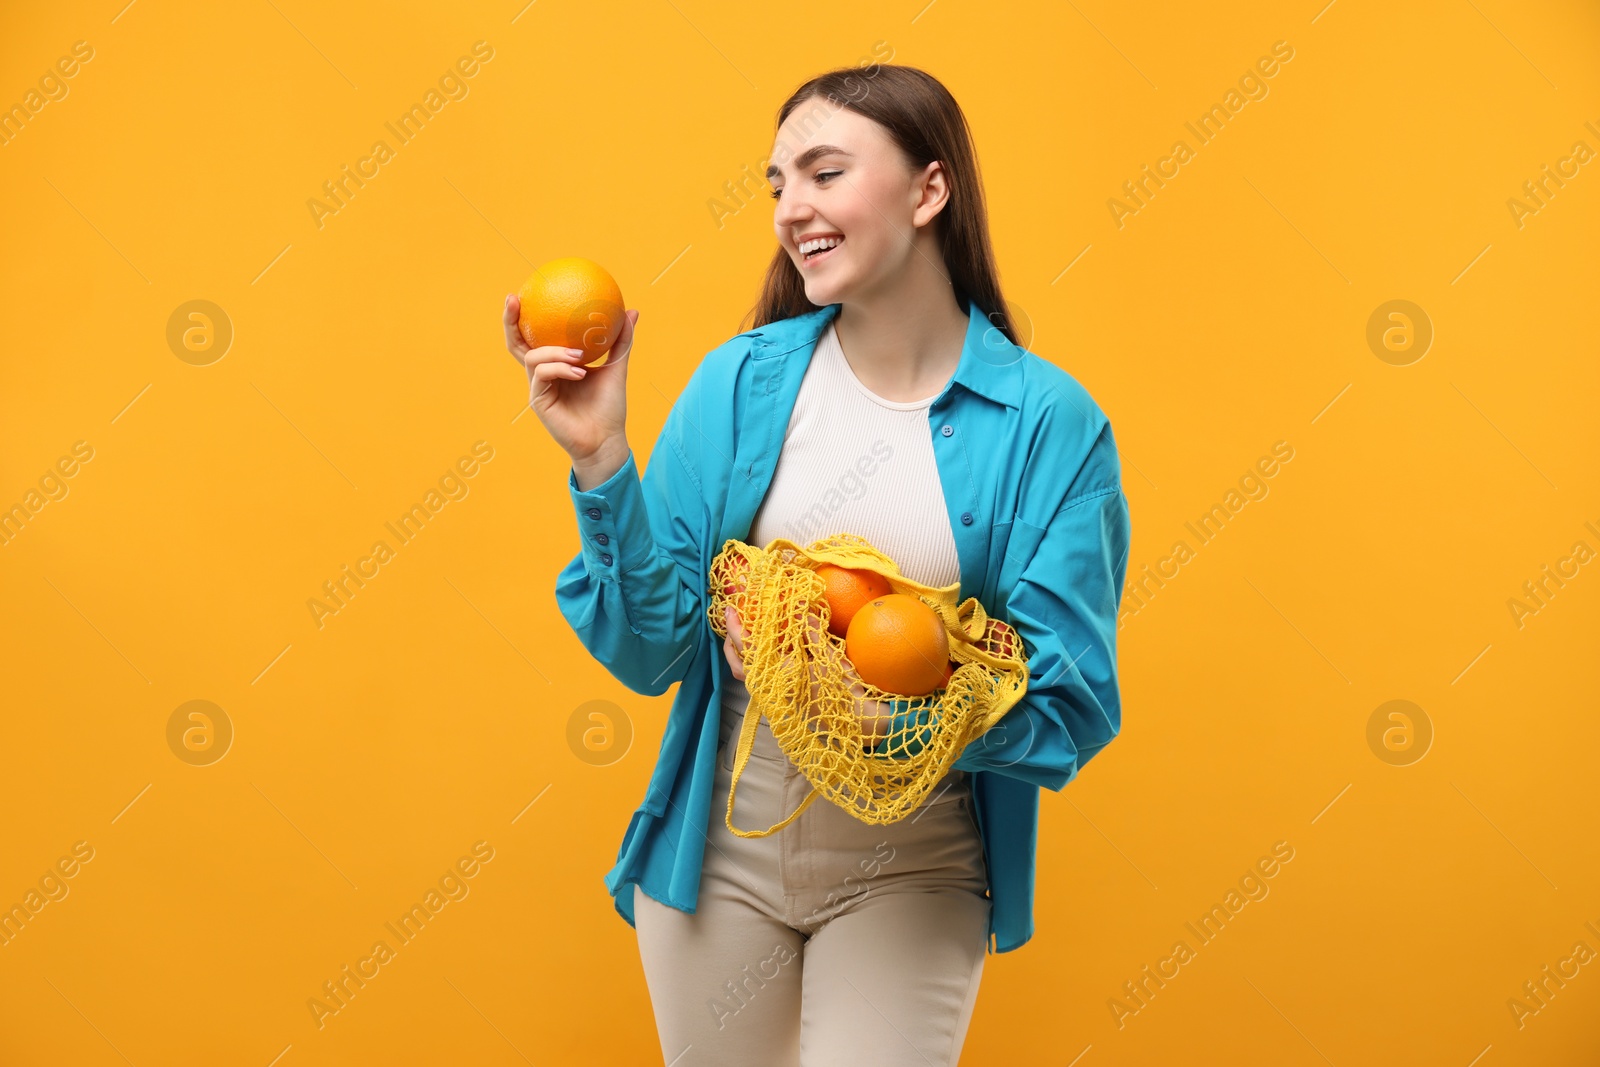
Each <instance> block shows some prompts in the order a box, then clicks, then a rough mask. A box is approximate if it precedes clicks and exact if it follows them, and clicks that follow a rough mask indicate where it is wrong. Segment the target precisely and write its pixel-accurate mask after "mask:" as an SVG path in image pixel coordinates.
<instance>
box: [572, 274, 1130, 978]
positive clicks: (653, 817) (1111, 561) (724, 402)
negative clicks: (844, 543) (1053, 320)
mask: <svg viewBox="0 0 1600 1067" xmlns="http://www.w3.org/2000/svg"><path fill="white" fill-rule="evenodd" d="M839 307H840V305H838V304H830V305H828V306H827V307H825V308H819V309H817V310H815V311H811V312H807V313H805V314H802V315H797V316H795V317H793V318H789V319H784V320H782V321H780V322H774V323H769V324H768V325H766V326H762V327H760V328H758V329H755V330H750V331H747V332H745V333H741V334H739V335H738V336H736V337H733V338H730V339H729V340H728V341H726V342H724V343H723V344H721V345H719V346H718V347H717V348H715V349H713V350H712V351H711V352H710V353H708V354H707V355H706V357H705V359H704V360H702V361H701V363H700V366H699V367H697V368H696V369H695V371H694V373H693V374H692V375H691V376H690V378H689V382H688V384H687V385H685V386H684V389H683V393H682V395H681V396H679V397H678V400H677V402H676V403H675V404H673V406H672V410H671V411H670V412H669V413H668V415H667V418H666V422H665V424H664V425H663V426H662V428H661V433H660V435H659V436H658V437H657V439H656V444H655V447H654V449H652V451H651V453H650V458H649V465H648V466H647V468H646V469H645V471H644V474H643V476H642V477H641V476H640V474H639V470H638V468H637V466H635V463H634V457H633V454H632V452H630V453H629V454H628V458H627V460H626V461H625V462H624V463H623V465H622V467H621V469H620V470H618V471H617V472H616V473H615V474H614V475H612V476H611V477H610V478H608V479H607V480H606V481H604V482H602V483H601V484H600V485H597V486H595V487H594V488H593V489H591V490H589V491H588V492H583V491H581V490H579V488H578V483H577V474H576V472H575V471H570V470H569V472H568V476H567V488H568V490H569V491H570V493H571V497H572V505H573V507H574V509H576V512H577V519H578V531H579V535H580V538H581V541H582V546H583V547H582V549H581V550H580V551H579V553H578V555H577V556H576V557H574V558H573V560H572V561H571V562H570V563H568V564H567V566H566V567H565V568H563V569H562V571H561V574H560V575H559V576H558V578H557V580H556V602H557V605H558V606H559V608H560V611H561V613H562V615H563V616H564V617H565V618H566V620H567V622H568V623H569V624H570V625H571V626H572V629H573V630H574V631H575V632H576V633H577V635H578V638H579V639H580V640H581V641H582V642H583V645H584V647H585V648H587V649H588V650H589V652H590V654H592V655H593V656H594V658H595V659H596V660H598V661H599V662H600V663H601V664H602V665H604V666H605V668H606V670H608V671H610V672H611V674H612V675H613V676H614V677H616V679H617V680H618V681H620V682H621V683H622V684H623V685H625V686H627V687H628V688H629V689H631V690H633V691H634V692H636V693H642V694H646V695H649V696H656V695H659V694H662V693H665V692H666V691H667V690H668V689H669V688H671V687H672V685H673V684H674V683H682V684H681V685H680V686H679V688H678V693H677V696H676V697H675V698H674V699H673V701H672V710H671V712H670V713H669V714H668V717H667V724H666V730H665V732H664V734H663V736H662V739H661V751H660V754H659V756H658V757H657V760H656V766H655V771H654V772H653V773H652V774H651V776H650V784H649V786H648V787H647V788H646V790H645V796H644V802H643V803H642V804H640V805H639V807H638V808H637V809H635V811H634V813H633V816H632V818H631V819H630V821H629V823H628V829H627V831H626V833H625V834H624V835H623V838H622V847H621V848H620V849H619V850H618V852H617V863H616V866H615V867H613V868H612V869H611V871H610V872H609V873H608V874H607V875H606V876H605V884H606V889H607V890H608V891H609V892H610V893H611V896H612V899H613V902H614V904H615V906H616V909H617V912H618V913H619V914H620V915H621V916H622V917H623V918H624V919H625V920H627V922H628V925H630V926H632V925H633V923H634V917H633V893H632V892H631V891H624V890H627V887H628V885H629V884H630V883H633V882H637V883H639V885H640V886H641V888H642V889H643V890H644V892H645V894H646V895H648V896H650V897H653V898H655V899H656V900H659V901H662V902H663V903H666V904H669V905H671V906H672V907H675V908H678V909H679V910H680V911H685V912H689V913H691V914H692V913H693V912H694V910H695V906H696V904H697V901H698V893H699V887H700V867H701V860H702V858H703V856H704V852H705V846H706V828H707V827H708V826H709V825H710V818H711V792H712V785H713V779H714V777H715V774H716V756H717V746H718V740H719V732H718V731H719V719H720V716H721V704H722V701H721V696H722V694H721V689H722V674H723V672H722V671H721V669H720V663H721V659H722V656H723V652H722V640H721V639H720V638H718V637H717V635H716V633H715V632H714V631H713V630H712V629H711V625H710V622H709V621H708V619H707V617H706V598H707V588H706V586H707V575H708V574H709V573H710V569H711V560H712V558H713V557H715V556H716V555H717V553H718V552H720V551H721V550H722V546H723V544H724V543H725V542H726V541H727V540H728V539H729V538H734V539H737V540H740V541H743V540H744V539H745V538H746V537H747V536H749V533H750V528H751V524H752V523H753V521H754V519H755V514H756V511H757V510H758V509H759V508H760V506H761V502H762V500H763V499H764V498H765V496H766V493H767V488H768V486H769V485H770V484H771V482H772V475H773V471H774V470H775V469H776V466H777V462H778V456H779V454H780V452H781V450H782V448H783V441H784V435H785V433H786V431H787V429H788V425H789V416H790V413H791V412H792V411H793V409H794V404H795V398H796V397H797V396H798V394H799V392H800V382H801V379H802V378H803V377H804V376H805V372H806V367H807V365H808V364H809V363H810V361H811V354H812V352H813V351H814V350H815V348H816V344H817V339H818V338H819V337H820V336H821V334H822V332H823V330H824V329H825V328H826V327H827V325H828V323H829V322H830V321H831V320H832V319H833V317H834V316H835V315H837V314H838V312H839ZM928 431H929V433H930V434H931V436H932V440H933V453H934V457H935V459H936V461H937V463H938V467H939V482H940V484H941V485H942V486H943V489H944V499H945V505H946V508H947V510H948V512H949V515H950V528H951V530H952V531H953V532H954V535H955V542H956V549H957V553H958V555H959V557H960V561H961V589H960V599H961V600H965V599H966V598H967V597H969V596H975V597H977V598H978V600H979V602H980V603H981V604H983V606H984V608H985V609H986V610H987V611H988V612H989V613H990V614H991V615H994V616H997V617H998V618H1001V619H1004V620H1005V621H1006V622H1008V623H1010V624H1011V626H1013V627H1014V628H1015V629H1016V631H1017V633H1018V635H1019V636H1020V637H1021V638H1022V641H1023V647H1024V648H1025V650H1026V652H1027V661H1028V671H1029V680H1028V691H1027V693H1026V695H1025V696H1024V697H1023V699H1022V700H1021V702H1020V703H1018V704H1017V705H1016V706H1015V707H1013V708H1012V709H1011V710H1010V711H1008V712H1007V713H1006V715H1005V717H1004V718H1002V719H1001V720H1000V722H999V723H997V724H995V725H994V726H993V727H991V728H990V729H989V730H988V731H986V732H985V733H983V734H982V735H980V736H979V737H978V738H976V739H975V740H974V741H973V742H972V743H971V744H969V745H968V746H967V747H966V749H965V750H964V751H963V752H962V754H961V755H960V757H959V758H958V759H957V760H956V762H955V766H956V767H959V768H961V769H962V770H965V771H967V772H969V774H970V776H971V777H970V782H971V786H972V796H973V805H974V813H975V815H976V817H977V824H978V829H979V832H980V834H981V835H982V838H983V850H984V858H985V861H986V862H987V865H988V874H989V895H990V898H991V900H992V902H993V907H992V908H991V912H990V925H989V936H990V942H989V946H988V951H990V952H1009V951H1011V950H1013V949H1016V948H1020V947H1021V946H1022V945H1023V944H1024V943H1025V942H1027V941H1028V939H1029V938H1031V937H1032V936H1033V885H1034V849H1035V845H1036V842H1037V837H1038V826H1039V789H1040V787H1041V786H1042V787H1044V788H1047V789H1053V790H1057V791H1059V790H1060V789H1062V788H1063V787H1064V786H1066V784H1067V783H1068V782H1070V781H1072V780H1073V778H1075V777H1077V774H1078V772H1079V771H1080V770H1081V769H1082V768H1083V765H1084V764H1085V763H1087V762H1088V761H1089V760H1090V758H1091V757H1093V756H1094V754H1095V753H1097V752H1099V751H1100V750H1101V749H1102V748H1104V747H1105V746H1106V744H1107V743H1108V742H1110V741H1111V739H1112V738H1114V737H1116V736H1117V734H1118V732H1119V731H1120V730H1121V728H1122V701H1121V698H1120V696H1119V693H1118V690H1117V657H1116V637H1117V625H1116V623H1117V609H1118V607H1119V605H1120V603H1121V600H1122V583H1123V578H1124V575H1125V573H1126V570H1127V562H1128V541H1129V517H1128V501H1127V497H1126V496H1124V495H1123V491H1122V478H1121V464H1120V461H1119V459H1118V456H1117V448H1116V444H1115V442H1114V441H1113V439H1112V435H1111V424H1110V422H1109V421H1108V420H1107V418H1106V416H1105V414H1104V413H1103V412H1101V410H1100V408H1099V406H1098V405H1096V404H1095V402H1094V400H1093V399H1091V398H1090V396H1089V393H1088V392H1087V391H1086V390H1085V389H1084V388H1083V386H1081V385H1079V384H1078V382H1077V381H1076V380H1075V379H1074V378H1073V377H1072V376H1071V375H1069V374H1068V373H1067V372H1066V371H1064V370H1062V369H1060V368H1059V367H1057V366H1055V365H1054V364H1052V363H1049V362H1048V361H1046V360H1043V359H1041V358H1039V357H1038V356H1036V355H1034V354H1033V353H1031V352H1028V351H1026V350H1024V349H1022V348H1019V347H1018V346H1016V345H1014V344H1012V343H1011V342H1010V341H1009V340H1007V339H1006V337H1005V335H1004V334H1003V333H1002V332H1001V331H1000V330H998V329H995V328H992V327H991V326H990V325H989V320H988V318H987V317H986V316H985V315H984V313H983V312H982V311H980V310H979V309H978V307H977V305H976V304H975V303H972V302H970V301H969V302H968V319H967V331H966V338H965V341H964V343H963V346H962V349H961V358H960V362H959V363H958V365H957V367H956V371H955V374H954V375H953V376H952V377H951V379H950V381H949V382H948V383H947V384H946V385H945V388H944V390H943V391H942V392H940V394H939V395H938V396H937V397H936V398H935V399H934V401H933V404H932V406H931V407H930V408H929V409H928Z"/></svg>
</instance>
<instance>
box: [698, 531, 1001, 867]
mask: <svg viewBox="0 0 1600 1067" xmlns="http://www.w3.org/2000/svg"><path fill="white" fill-rule="evenodd" d="M824 563H831V564H834V565H835V566H839V567H846V568H850V569H859V570H869V571H874V572H876V573H877V574H880V575H882V576H883V577H884V578H885V579H886V580H887V581H888V583H889V586H890V589H891V591H892V592H895V593H906V594H909V595H911V596H915V597H917V598H918V599H920V600H921V601H922V602H923V603H924V604H927V605H928V606H929V607H931V608H932V609H933V610H934V611H935V612H937V613H938V615H939V618H940V619H941V621H942V622H943V623H944V627H945V632H946V636H947V638H948V640H949V645H950V659H952V660H953V661H955V663H956V664H957V667H956V669H955V671H954V672H953V673H952V674H951V676H950V678H949V680H948V681H947V682H946V683H945V686H944V687H943V688H942V689H936V690H934V691H933V692H932V693H929V694H926V695H923V696H906V695H903V694H897V693H888V692H885V691H883V690H881V689H878V688H877V687H876V686H873V685H871V684H870V683H868V682H866V681H864V680H862V679H861V677H860V676H859V675H858V674H856V673H855V672H854V671H853V670H848V671H847V668H846V662H847V661H846V659H845V642H844V639H843V638H840V637H837V636H835V635H834V634H832V633H831V632H829V630H828V619H829V606H828V600H827V596H826V595H825V588H826V586H825V583H824V581H823V579H822V576H821V575H819V574H817V573H816V568H817V567H819V566H821V565H822V564H824ZM709 588H710V597H709V601H710V602H709V605H708V607H707V608H706V614H707V616H708V617H709V620H710V623H711V627H712V629H713V630H714V631H715V632H716V633H717V634H718V635H719V636H720V637H722V638H723V639H724V641H725V640H726V639H727V636H728V629H727V624H726V622H725V621H724V617H725V614H726V609H727V607H728V605H730V604H732V605H733V606H734V607H735V609H736V610H737V611H738V612H739V619H740V623H741V625H742V626H743V627H744V629H745V637H744V651H743V655H742V661H743V664H744V670H745V686H746V688H748V689H749V691H750V704H749V707H748V709H747V710H746V712H745V716H744V725H743V728H742V729H741V730H740V733H739V743H738V749H737V753H736V755H735V757H734V766H733V781H732V783H731V784H730V786H729V789H728V813H727V824H728V829H729V830H730V831H732V832H733V833H735V834H737V835H739V836H740V837H766V836H768V835H769V834H774V833H776V832H778V831H779V830H782V829H783V828H784V827H785V826H788V825H789V824H790V823H791V822H793V821H794V820H795V819H796V818H798V817H799V815H800V813H801V812H803V811H805V810H806V808H808V807H810V806H811V803H812V801H814V800H816V799H817V797H818V796H819V795H820V796H824V797H826V798H827V799H828V800H830V801H832V802H833V803H835V804H837V805H839V806H840V807H841V808H843V809H844V810H845V811H847V812H849V813H850V814H851V815H853V816H855V817H856V818H857V819H860V820H861V821H862V822H864V823H868V824H869V825H874V824H876V825H881V824H885V823H892V822H896V821H898V820H900V819H902V818H904V817H905V816H906V815H908V814H910V813H911V812H912V811H914V810H915V809H916V808H917V807H919V806H920V805H921V804H922V802H923V800H924V799H925V798H926V797H927V795H928V793H929V792H930V790H931V789H932V787H933V786H934V785H935V784H937V783H938V782H939V781H940V780H941V779H942V778H943V777H944V776H945V775H946V774H947V773H948V772H949V770H950V766H951V764H953V763H954V762H955V761H956V759H957V758H958V757H959V756H960V755H961V752H962V750H963V749H965V748H966V746H967V745H968V743H969V742H971V741H972V739H973V738H975V737H978V736H979V735H980V734H982V733H983V732H984V731H985V730H987V729H989V728H990V727H991V726H993V725H994V724H995V723H996V722H998V721H999V720H1000V717H1001V716H1003V715H1004V714H1005V713H1006V712H1007V711H1009V710H1010V709H1011V708H1012V707H1013V706H1015V704H1016V703H1017V701H1019V700H1021V699H1022V696H1023V694H1024V693H1025V692H1026V691H1027V688H1028V666H1027V663H1026V660H1025V653H1024V650H1023V646H1022V641H1021V639H1020V638H1019V637H1018V635H1017V632H1016V630H1014V629H1013V628H1012V627H1010V626H1008V625H1007V624H1006V623H1004V622H1002V621H1001V620H999V619H996V618H993V617H991V616H990V615H989V614H988V613H987V612H986V611H984V609H983V605H982V604H980V603H978V598H977V597H968V598H967V599H966V600H965V601H963V602H961V603H959V604H958V603H957V602H956V601H957V597H958V596H959V592H960V588H961V584H960V583H959V582H956V583H953V584H951V585H948V586H945V587H943V588H937V587H934V586H929V585H923V584H921V583H919V582H915V581H912V580H911V579H910V578H907V577H906V576H905V575H903V574H901V573H900V568H899V566H898V565H897V564H896V563H895V562H894V561H893V560H892V559H890V558H889V557H888V556H886V555H884V554H883V553H882V552H880V551H878V550H877V549H876V548H874V547H873V546H872V545H871V544H870V543H869V542H868V541H867V540H866V539H865V538H862V537H858V536H856V535H854V534H849V533H839V534H834V535H833V536H831V537H827V538H823V539H821V540H818V541H815V542H813V543H812V544H811V545H810V547H808V548H801V547H800V545H798V544H797V543H795V542H793V541H790V540H787V539H785V538H781V537H780V538H775V539H774V540H773V541H772V542H771V543H769V544H768V545H767V547H766V548H765V549H762V548H757V547H755V546H753V545H748V544H745V543H744V542H742V541H739V540H736V539H734V538H729V539H728V540H727V541H726V542H724V543H723V546H722V551H721V552H719V553H718V554H717V557H716V558H715V559H714V560H712V563H711V572H710V576H709ZM808 676H809V677H808ZM808 690H810V691H809V692H808ZM858 698H860V699H865V700H873V701H881V702H883V704H884V705H887V707H885V708H876V707H874V706H873V705H870V704H867V705H862V706H863V707H865V708H867V709H869V710H871V711H873V712H878V711H882V712H886V713H887V714H871V715H867V716H863V715H860V714H858V713H857V710H856V709H857V707H858ZM762 716H766V718H767V721H768V722H769V723H770V724H771V727H772V734H773V737H774V738H776V740H777V742H778V747H779V748H781V749H782V750H783V752H784V754H785V755H786V756H788V757H789V759H790V760H792V761H793V762H794V765H795V766H796V767H797V768H798V769H799V770H800V772H801V773H802V774H804V775H805V777H806V779H807V780H808V781H810V782H811V785H812V790H811V793H810V795H808V796H807V797H806V799H805V800H804V801H803V802H802V803H801V804H800V806H799V807H798V808H796V809H795V810H794V811H793V812H792V813H791V814H790V815H789V816H788V817H786V818H785V819H784V820H783V821H782V822H779V823H776V824H775V825H773V826H771V827H768V828H767V829H765V830H741V829H739V828H738V827H736V826H734V825H733V800H734V791H735V790H736V789H737V788H738V784H739V777H740V775H741V774H743V772H744V769H745V766H746V765H747V764H748V763H749V761H750V750H751V747H752V745H753V744H754V742H755V736H756V727H757V726H758V725H759V720H760V718H761V717H762ZM875 734H876V735H879V736H877V737H875V736H874V735H875Z"/></svg>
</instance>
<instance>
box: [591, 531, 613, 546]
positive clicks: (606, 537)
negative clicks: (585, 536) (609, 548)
mask: <svg viewBox="0 0 1600 1067" xmlns="http://www.w3.org/2000/svg"><path fill="white" fill-rule="evenodd" d="M594 539H595V540H596V541H599V542H600V543H601V544H602V545H609V544H610V543H611V535H610V534H595V538H594Z"/></svg>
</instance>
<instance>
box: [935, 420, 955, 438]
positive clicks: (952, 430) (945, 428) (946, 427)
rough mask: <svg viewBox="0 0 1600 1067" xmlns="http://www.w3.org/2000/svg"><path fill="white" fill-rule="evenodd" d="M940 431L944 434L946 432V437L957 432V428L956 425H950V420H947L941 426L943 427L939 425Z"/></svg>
mask: <svg viewBox="0 0 1600 1067" xmlns="http://www.w3.org/2000/svg"><path fill="white" fill-rule="evenodd" d="M939 432H940V433H942V434H944V435H945V436H946V437H949V436H950V435H951V434H953V433H955V432H956V430H955V427H954V426H951V425H950V424H949V423H948V422H947V423H945V424H944V425H943V426H941V427H939Z"/></svg>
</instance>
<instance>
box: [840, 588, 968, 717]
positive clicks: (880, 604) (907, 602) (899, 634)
mask: <svg viewBox="0 0 1600 1067" xmlns="http://www.w3.org/2000/svg"><path fill="white" fill-rule="evenodd" d="M844 647H845V655H846V656H847V657H849V659H850V662H851V663H852V664H853V665H854V666H855V669H856V673H857V674H859V675H860V676H861V679H862V681H865V682H867V683H868V684H869V685H874V686H876V687H878V688H879V689H881V690H883V691H884V692H885V693H895V694H898V695H900V696H911V697H916V696H926V695H927V694H928V693H931V692H933V691H934V690H936V689H938V688H940V687H941V686H943V685H944V684H945V682H946V681H947V680H948V679H949V677H950V671H949V669H948V668H949V666H950V636H949V634H948V633H946V632H945V628H944V620H943V619H941V618H940V617H939V613H938V612H936V611H934V610H933V609H932V608H930V607H928V605H926V604H924V603H923V602H922V601H921V600H919V599H917V598H916V597H914V596H911V595H910V594H907V593H889V594H886V595H885V596H881V597H877V598H875V599H873V600H870V601H868V602H867V603H866V604H864V605H862V606H861V609H860V610H859V611H857V612H856V614H855V618H854V619H852V620H851V621H850V628H849V630H848V631H847V632H846V633H845V643H844Z"/></svg>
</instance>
